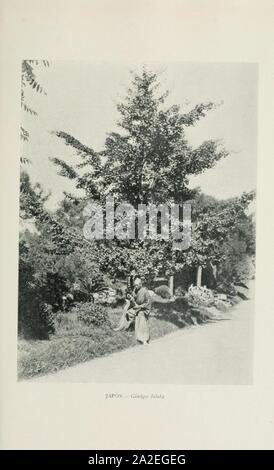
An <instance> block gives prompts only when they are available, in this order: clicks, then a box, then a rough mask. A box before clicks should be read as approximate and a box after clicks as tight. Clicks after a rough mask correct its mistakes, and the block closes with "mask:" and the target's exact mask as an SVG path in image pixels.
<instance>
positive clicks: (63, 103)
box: [22, 61, 258, 209]
mask: <svg viewBox="0 0 274 470" xmlns="http://www.w3.org/2000/svg"><path fill="white" fill-rule="evenodd" d="M143 65H146V66H147V68H149V69H151V70H153V71H155V72H157V73H158V75H159V81H160V84H161V90H162V91H165V90H169V92H170V93H169V96H168V99H167V104H169V105H172V104H177V105H180V106H181V109H182V112H187V111H188V110H190V109H191V108H192V107H194V106H195V105H196V104H198V103H201V102H204V103H206V102H209V101H212V102H214V103H216V104H217V106H216V108H215V109H214V110H211V111H210V112H209V113H208V114H207V115H206V117H204V118H202V119H201V120H200V121H199V122H198V123H197V124H196V125H195V126H193V127H191V128H187V129H186V136H187V138H188V140H189V143H190V144H191V145H193V146H194V147H195V146H198V145H199V144H201V143H202V142H203V141H204V140H209V139H217V140H219V141H221V142H222V144H223V146H224V147H225V148H226V149H227V150H228V151H229V156H228V157H226V158H225V159H224V160H222V161H220V162H218V164H217V165H216V166H215V167H214V168H213V169H210V170H207V171H206V172H205V173H203V174H202V175H199V176H195V177H192V178H191V179H190V186H191V187H197V186H199V187H200V188H201V189H202V191H203V192H205V193H206V194H208V195H212V196H215V197H216V198H218V199H225V198H229V197H234V196H238V195H240V194H242V193H243V192H244V191H250V190H252V189H255V188H256V152H257V80H258V71H257V66H256V64H251V63H183V62H182V63H179V62H177V63H158V62H154V63H148V64H130V63H115V62H113V63H111V62H87V61H55V62H51V63H50V66H49V67H46V68H45V67H43V66H42V65H39V66H37V67H36V75H37V79H38V81H39V83H40V84H41V85H42V86H43V88H44V89H45V90H46V93H47V94H46V95H43V94H39V93H35V92H34V91H33V90H32V89H28V90H26V94H25V95H26V103H27V104H28V106H29V107H31V108H33V109H35V110H36V112H37V113H38V115H37V116H31V115H29V114H28V113H26V112H22V125H23V127H24V128H26V129H27V130H28V132H29V134H30V138H29V141H28V142H27V143H22V147H23V148H22V154H23V155H24V156H26V157H28V158H29V159H30V160H31V164H28V165H27V166H26V167H25V168H26V170H27V171H28V173H29V174H30V177H31V180H32V182H39V183H40V184H41V185H42V186H43V188H44V189H45V190H46V191H50V192H51V196H50V198H49V200H48V203H47V204H48V207H49V208H50V209H55V208H56V207H57V205H58V201H59V200H60V199H61V198H62V196H63V191H67V192H71V193H75V194H77V192H76V191H75V189H74V185H73V182H71V181H69V180H67V179H66V178H63V177H61V176H59V175H57V167H56V166H54V165H53V163H52V162H51V161H50V158H51V157H57V158H61V159H63V160H65V161H66V162H68V163H73V162H74V161H75V162H76V161H77V159H76V158H75V155H74V152H73V150H72V149H70V148H69V147H67V146H65V145H64V143H63V142H62V141H61V140H60V139H58V138H57V137H56V136H55V135H53V134H52V131H57V130H59V131H65V132H67V133H69V134H71V135H72V136H73V137H75V138H76V139H78V140H80V141H81V142H82V143H83V144H85V145H87V146H91V147H92V148H93V149H94V150H101V149H102V148H103V145H104V141H105V137H106V135H107V133H108V132H111V131H115V130H116V129H117V127H116V122H117V120H118V118H119V114H118V111H117V109H116V104H117V103H119V102H120V101H121V100H123V97H125V95H126V91H127V88H128V87H129V86H130V82H131V79H132V75H131V71H133V72H135V71H137V72H138V71H140V69H141V67H142V66H143ZM78 194H79V193H78Z"/></svg>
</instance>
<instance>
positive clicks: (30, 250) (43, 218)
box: [17, 59, 258, 385]
mask: <svg viewBox="0 0 274 470" xmlns="http://www.w3.org/2000/svg"><path fill="white" fill-rule="evenodd" d="M257 87H258V64H256V63H249V62H243V63H241V62H237V63H236V62H235V63H234V62H226V63H222V62H183V61H182V62H172V61H171V62H158V61H155V62H153V61H151V62H143V63H137V62H135V63H131V62H127V63H126V62H118V61H92V60H90V61H88V60H47V59H45V60H43V59H39V60H36V59H24V60H22V64H21V130H20V134H21V146H20V147H21V150H20V225H19V264H18V270H19V280H18V356H17V361H18V364H17V372H18V380H19V381H28V382H68V383H70V382H77V383H93V384H98V383H112V384H115V383H116V384H119V383H120V384H123V383H127V384H180V385H184V384H186V385H191V384H192V385H251V384H252V383H253V367H254V364H253V355H254V354H253V353H254V292H255V278H256V275H255V271H256V262H255V261H256V259H255V251H256V235H255V233H256V218H255V215H256V153H257V114H258V112H257V99H258V96H257Z"/></svg>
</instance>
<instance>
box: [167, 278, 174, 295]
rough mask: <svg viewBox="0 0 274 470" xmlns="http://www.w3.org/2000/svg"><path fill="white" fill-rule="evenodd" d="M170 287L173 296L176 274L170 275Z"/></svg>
mask: <svg viewBox="0 0 274 470" xmlns="http://www.w3.org/2000/svg"><path fill="white" fill-rule="evenodd" d="M168 287H169V290H170V293H171V295H172V297H173V295H174V276H169V280H168Z"/></svg>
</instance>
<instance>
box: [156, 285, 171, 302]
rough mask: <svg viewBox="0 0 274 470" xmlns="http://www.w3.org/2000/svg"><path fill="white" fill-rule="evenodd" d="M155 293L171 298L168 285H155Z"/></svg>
mask: <svg viewBox="0 0 274 470" xmlns="http://www.w3.org/2000/svg"><path fill="white" fill-rule="evenodd" d="M155 294H157V295H159V296H160V297H162V298H163V299H171V297H172V296H171V292H170V289H169V287H168V286H165V285H161V286H159V287H156V289H155Z"/></svg>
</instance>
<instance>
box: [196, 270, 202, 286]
mask: <svg viewBox="0 0 274 470" xmlns="http://www.w3.org/2000/svg"><path fill="white" fill-rule="evenodd" d="M202 271H203V268H202V266H198V268H197V287H201V285H202Z"/></svg>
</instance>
